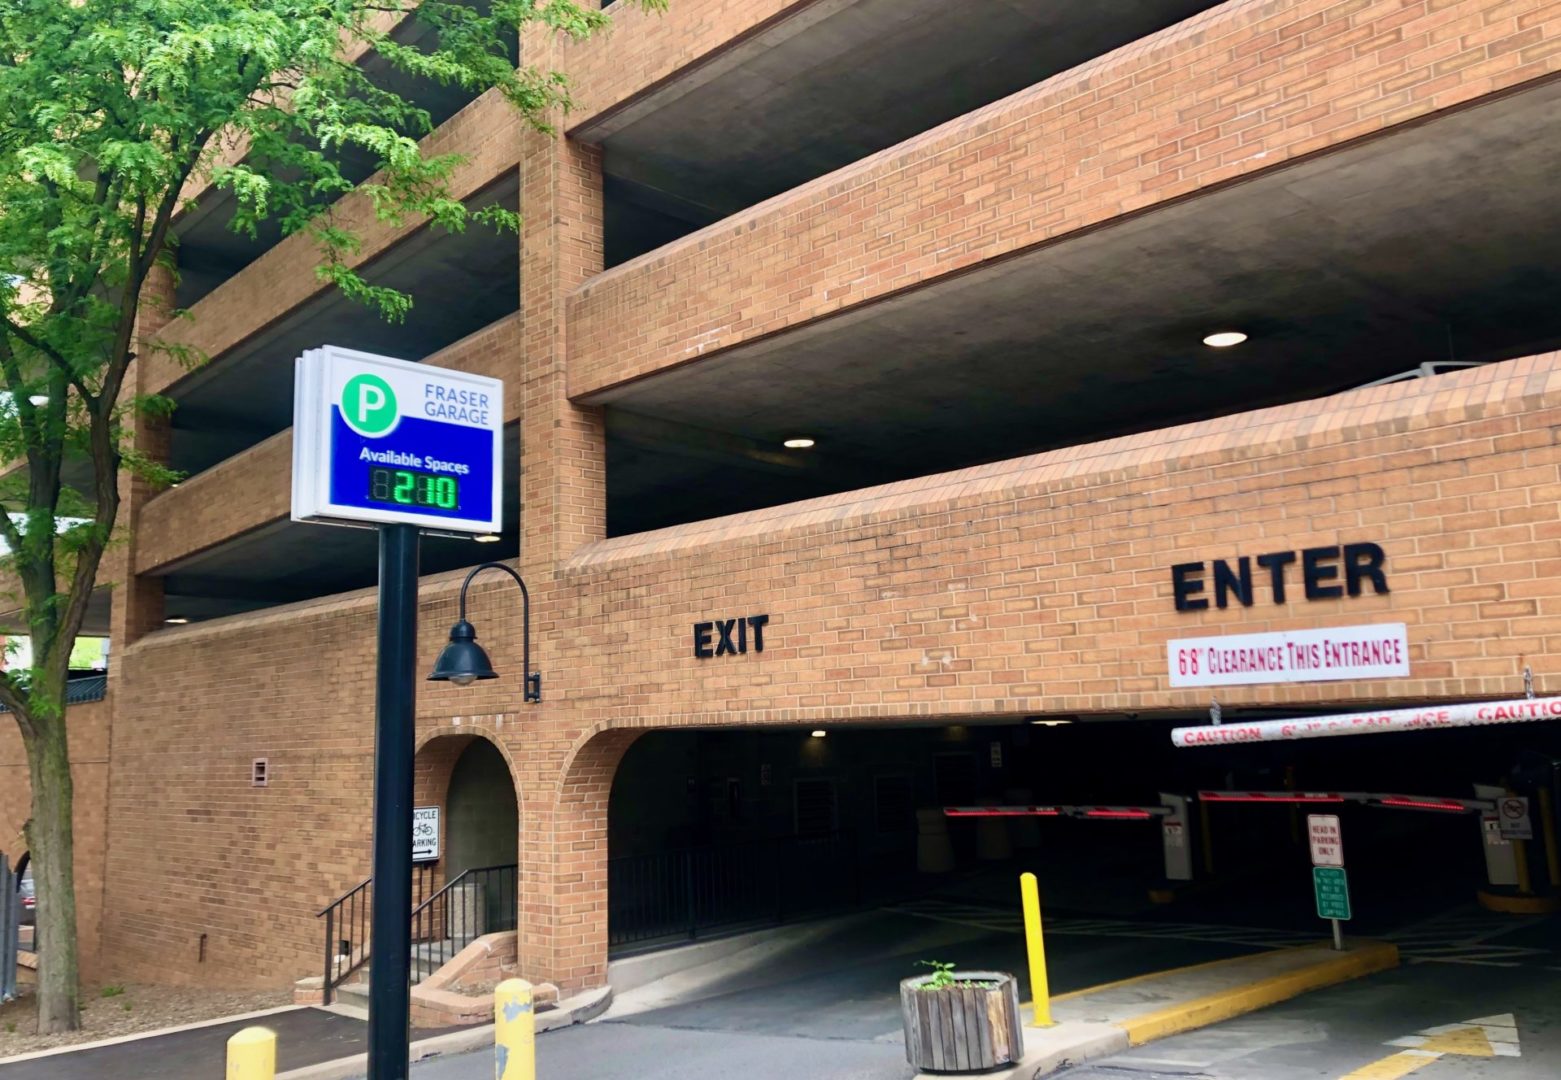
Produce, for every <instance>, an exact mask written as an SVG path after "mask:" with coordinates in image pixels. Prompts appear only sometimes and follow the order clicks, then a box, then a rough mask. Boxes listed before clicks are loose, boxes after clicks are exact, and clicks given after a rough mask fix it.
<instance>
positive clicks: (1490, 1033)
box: [1340, 1013, 1523, 1080]
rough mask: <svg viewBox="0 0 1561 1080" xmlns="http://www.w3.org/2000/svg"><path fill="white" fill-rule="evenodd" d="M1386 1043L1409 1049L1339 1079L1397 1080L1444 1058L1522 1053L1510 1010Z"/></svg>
mask: <svg viewBox="0 0 1561 1080" xmlns="http://www.w3.org/2000/svg"><path fill="white" fill-rule="evenodd" d="M1387 1045H1388V1046H1403V1047H1407V1048H1408V1049H1405V1050H1400V1051H1399V1052H1398V1053H1396V1054H1389V1055H1388V1056H1387V1057H1385V1058H1382V1059H1380V1060H1378V1061H1373V1062H1372V1063H1371V1064H1370V1065H1363V1066H1361V1067H1360V1068H1358V1069H1356V1070H1355V1071H1354V1072H1352V1073H1347V1074H1346V1075H1344V1076H1343V1077H1341V1078H1340V1080H1397V1078H1398V1077H1400V1076H1408V1075H1409V1074H1410V1073H1412V1072H1414V1071H1415V1070H1417V1069H1423V1068H1425V1067H1426V1066H1427V1065H1429V1064H1431V1063H1432V1062H1433V1061H1439V1060H1440V1059H1442V1058H1444V1057H1486V1058H1488V1057H1522V1056H1523V1051H1522V1050H1521V1049H1520V1048H1519V1046H1518V1022H1517V1019H1516V1018H1515V1017H1514V1016H1513V1015H1512V1014H1511V1013H1499V1014H1497V1015H1495V1016H1480V1017H1476V1018H1475V1019H1473V1020H1464V1021H1462V1022H1460V1023H1457V1024H1441V1025H1438V1026H1437V1027H1429V1028H1425V1029H1424V1030H1422V1031H1418V1032H1416V1033H1415V1034H1413V1035H1406V1036H1404V1037H1403V1038H1401V1039H1391V1040H1389V1042H1388V1043H1387Z"/></svg>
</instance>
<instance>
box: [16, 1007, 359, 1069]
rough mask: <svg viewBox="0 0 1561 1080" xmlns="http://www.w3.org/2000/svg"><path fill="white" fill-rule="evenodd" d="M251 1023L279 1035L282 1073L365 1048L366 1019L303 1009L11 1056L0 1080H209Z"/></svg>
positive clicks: (278, 1059) (287, 1009)
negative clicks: (230, 1043)
mask: <svg viewBox="0 0 1561 1080" xmlns="http://www.w3.org/2000/svg"><path fill="white" fill-rule="evenodd" d="M256 1025H258V1026H261V1027H268V1028H270V1029H271V1030H272V1031H275V1032H276V1033H277V1063H276V1064H277V1070H278V1071H279V1072H282V1071H286V1070H288V1069H296V1068H300V1067H302V1066H305V1065H313V1064H315V1063H317V1062H321V1061H331V1060H334V1059H336V1058H342V1057H350V1056H351V1055H353V1054H360V1053H363V1052H365V1051H366V1050H367V1048H368V1024H366V1023H365V1022H364V1021H362V1020H358V1019H355V1018H353V1017H351V1016H343V1015H340V1014H338V1013H334V1012H327V1011H325V1010H324V1009H316V1008H311V1007H308V1006H302V1005H300V1006H294V1007H284V1008H283V1009H281V1010H280V1011H274V1012H267V1013H266V1014H264V1015H259V1016H250V1017H244V1018H240V1019H234V1020H224V1021H219V1022H217V1023H213V1024H204V1025H200V1026H196V1027H187V1028H177V1029H174V1030H170V1031H162V1032H156V1031H153V1032H147V1033H146V1034H144V1035H137V1036H130V1037H128V1038H124V1039H117V1040H111V1041H108V1042H104V1043H93V1044H88V1045H86V1046H81V1047H74V1046H67V1047H61V1048H60V1049H58V1050H49V1051H44V1052H43V1053H41V1054H37V1055H34V1056H24V1057H21V1058H12V1059H10V1060H9V1061H5V1062H0V1080H104V1078H105V1077H111V1078H112V1080H209V1078H210V1077H213V1076H217V1075H220V1074H221V1072H222V1071H223V1064H222V1063H223V1062H224V1061H226V1060H227V1042H228V1039H229V1037H231V1036H232V1035H233V1034H234V1033H236V1032H238V1031H241V1030H243V1029H244V1028H247V1027H253V1026H256Z"/></svg>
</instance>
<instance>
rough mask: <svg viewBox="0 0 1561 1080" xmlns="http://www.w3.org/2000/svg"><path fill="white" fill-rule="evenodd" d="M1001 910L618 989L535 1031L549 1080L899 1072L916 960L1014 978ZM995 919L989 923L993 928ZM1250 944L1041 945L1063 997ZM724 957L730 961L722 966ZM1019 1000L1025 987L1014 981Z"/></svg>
mask: <svg viewBox="0 0 1561 1080" xmlns="http://www.w3.org/2000/svg"><path fill="white" fill-rule="evenodd" d="M1006 916H1007V912H1006V911H1005V910H1002V909H995V908H983V907H980V906H963V907H959V908H958V909H957V910H955V909H951V908H950V907H948V906H940V905H939V904H936V903H930V904H924V905H922V906H921V907H918V908H913V909H911V910H907V911H893V910H886V911H879V912H874V913H872V914H871V915H870V916H868V917H867V918H860V917H859V918H855V919H850V920H840V921H839V923H838V928H837V929H835V930H834V931H833V932H832V933H830V934H827V935H826V936H824V937H822V938H820V939H813V940H810V941H809V942H808V943H807V945H806V946H805V947H802V948H799V949H797V950H794V951H793V952H791V953H787V954H782V955H780V956H777V957H772V958H769V959H768V960H767V962H766V963H765V964H763V965H762V966H758V967H754V966H748V965H745V964H742V963H741V962H737V963H732V962H729V961H728V962H723V964H722V965H716V967H717V968H718V970H716V971H715V972H714V973H713V975H712V976H711V977H709V978H707V979H705V980H703V981H702V982H701V983H700V985H699V988H698V989H697V990H696V991H694V992H692V993H691V994H688V995H685V996H683V997H682V999H681V1000H679V1001H677V1002H676V1003H671V1004H664V1005H656V1004H654V1002H655V1000H656V995H655V992H654V988H647V991H645V992H632V993H630V994H627V995H624V996H623V997H622V998H620V999H619V1001H618V1002H617V1003H616V1004H615V1005H614V1007H613V1008H612V1009H611V1010H609V1012H608V1013H607V1015H606V1017H605V1018H604V1019H602V1020H600V1021H597V1022H596V1023H592V1024H588V1025H584V1026H581V1027H575V1028H569V1029H565V1030H561V1031H555V1032H548V1033H546V1034H543V1035H541V1036H539V1037H538V1039H537V1071H538V1075H540V1076H545V1077H547V1080H620V1078H621V1080H657V1078H660V1077H665V1078H667V1080H673V1078H684V1077H689V1076H719V1077H724V1076H733V1077H737V1076H740V1077H743V1078H744V1080H770V1078H774V1080H795V1078H796V1077H798V1076H805V1077H808V1078H809V1080H905V1078H907V1077H909V1076H912V1075H914V1073H913V1071H912V1070H911V1069H910V1067H909V1066H907V1065H906V1063H905V1052H904V1047H903V1044H902V1042H901V1034H900V1014H899V982H900V980H901V979H904V978H907V977H910V976H913V975H918V974H924V973H925V971H926V969H925V968H923V967H920V966H919V962H920V961H923V960H949V961H953V962H955V963H958V964H959V965H960V966H961V967H969V968H994V967H995V968H1002V969H1005V970H1009V971H1014V972H1015V973H1016V974H1021V979H1023V975H1022V971H1023V968H1024V953H1023V939H1022V935H1021V934H1020V932H1019V929H1018V926H1017V924H1016V923H1015V924H1012V925H1010V924H1009V923H1008V920H1007V918H1006ZM988 924H990V925H988ZM1264 947H1265V946H1264V945H1263V944H1261V943H1259V942H1256V941H1250V940H1246V941H1218V940H1207V939H1199V938H1196V937H1175V936H1160V937H1119V936H1112V935H1106V934H1083V935H1059V936H1058V937H1056V938H1054V939H1053V940H1052V941H1051V942H1050V943H1049V946H1048V962H1049V963H1048V966H1049V968H1050V970H1051V982H1052V991H1053V992H1054V993H1065V992H1067V991H1068V990H1075V989H1082V988H1084V987H1087V986H1094V985H1098V984H1100V983H1104V982H1111V981H1114V980H1117V979H1122V978H1128V977H1130V976H1133V975H1139V974H1144V973H1147V972H1150V971H1159V970H1163V969H1166V968H1173V967H1180V966H1184V965H1187V964H1195V963H1201V962H1203V961H1206V960H1217V959H1223V958H1225V957H1230V956H1240V955H1246V954H1248V953H1251V952H1255V951H1258V950H1260V949H1262V948H1264ZM723 966H724V967H725V970H720V968H722V967H723ZM1022 992H1023V994H1024V995H1025V996H1028V993H1029V988H1028V986H1024V987H1022ZM491 1071H492V1055H491V1054H488V1053H481V1052H479V1053H473V1054H466V1055H462V1056H459V1057H451V1058H445V1059H442V1060H433V1061H428V1062H423V1063H420V1064H418V1065H416V1066H414V1067H413V1070H412V1075H413V1077H414V1078H415V1080H478V1078H479V1077H484V1078H485V1077H487V1076H488V1075H490V1074H491Z"/></svg>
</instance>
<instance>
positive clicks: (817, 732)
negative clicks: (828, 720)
mask: <svg viewBox="0 0 1561 1080" xmlns="http://www.w3.org/2000/svg"><path fill="white" fill-rule="evenodd" d="M828 734H829V732H827V731H825V730H824V729H823V728H815V729H814V730H813V737H814V738H815V739H822V738H823V737H824V736H825V735H828Z"/></svg>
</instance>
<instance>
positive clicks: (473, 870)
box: [412, 863, 516, 919]
mask: <svg viewBox="0 0 1561 1080" xmlns="http://www.w3.org/2000/svg"><path fill="white" fill-rule="evenodd" d="M515 868H516V866H515V864H514V863H500V864H499V865H497V866H470V867H467V868H466V869H465V870H462V871H461V872H460V873H459V874H457V875H455V877H453V878H451V879H450V880H449V881H447V882H445V883H444V885H442V886H441V887H440V889H439V891H438V892H436V893H434V894H433V895H432V896H430V897H429V898H428V899H427V900H424V901H423V902H422V903H421V904H419V905H417V907H415V908H413V909H412V917H413V918H414V919H415V918H417V916H418V913H419V912H421V911H422V910H423V909H424V908H427V907H429V906H430V905H432V904H433V902H434V901H435V900H438V899H439V898H440V897H441V896H443V895H444V894H445V893H447V892H449V891H450V890H451V889H453V888H455V887H456V886H457V885H459V884H460V883H461V882H463V881H465V880H466V879H467V877H468V876H470V875H473V874H488V873H493V872H495V871H502V870H514V869H515Z"/></svg>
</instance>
